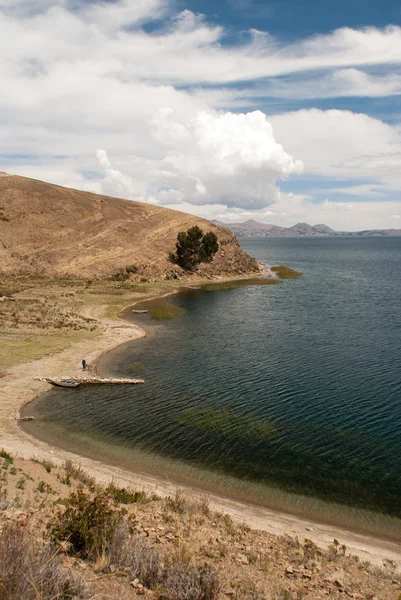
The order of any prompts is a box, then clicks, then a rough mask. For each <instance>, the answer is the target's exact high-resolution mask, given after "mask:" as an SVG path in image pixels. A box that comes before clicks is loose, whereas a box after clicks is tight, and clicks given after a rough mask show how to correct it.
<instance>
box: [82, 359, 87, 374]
mask: <svg viewBox="0 0 401 600" xmlns="http://www.w3.org/2000/svg"><path fill="white" fill-rule="evenodd" d="M85 369H86V360H85V359H84V358H83V359H82V370H83V371H85Z"/></svg>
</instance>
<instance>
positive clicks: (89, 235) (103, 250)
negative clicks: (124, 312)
mask: <svg viewBox="0 0 401 600" xmlns="http://www.w3.org/2000/svg"><path fill="white" fill-rule="evenodd" d="M193 225H199V226H200V227H201V228H202V229H203V230H204V231H205V232H206V231H214V232H215V234H216V235H217V237H218V240H219V245H220V248H219V252H218V253H217V255H216V256H215V258H214V260H213V262H212V263H210V264H202V265H201V271H202V273H201V274H202V275H203V276H207V275H209V274H213V275H237V274H238V275H240V274H243V273H248V272H251V271H252V270H257V265H256V263H255V261H254V260H253V259H251V258H250V257H249V256H248V255H247V254H246V253H245V252H243V251H242V250H241V248H240V247H239V245H238V242H237V240H236V238H235V237H234V235H233V234H232V233H231V232H230V231H228V230H227V229H224V228H222V227H218V226H216V225H214V224H213V223H210V222H209V221H206V220H205V219H201V218H199V217H194V216H192V215H189V214H186V213H182V212H178V211H174V210H169V209H166V208H160V207H157V206H152V205H149V204H144V203H142V202H133V201H129V200H122V199H119V198H109V197H107V196H101V195H98V194H93V193H90V192H83V191H78V190H73V189H68V188H64V187H60V186H57V185H52V184H49V183H44V182H42V181H36V180H33V179H27V178H25V177H18V176H14V175H7V174H2V175H1V176H0V271H1V272H3V273H5V274H10V273H14V274H25V273H26V274H41V275H51V276H65V275H71V276H78V277H104V276H110V275H113V274H114V273H116V272H118V271H119V270H120V269H122V268H124V267H126V266H131V265H135V266H136V267H137V275H138V276H144V277H147V278H151V279H152V278H154V279H163V278H169V277H172V276H173V274H172V271H173V270H176V268H175V266H174V265H172V264H171V263H170V262H169V260H168V252H169V251H171V250H174V247H175V241H176V237H177V233H178V232H179V231H182V230H186V229H188V228H189V227H191V226H193Z"/></svg>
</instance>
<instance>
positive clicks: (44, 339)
mask: <svg viewBox="0 0 401 600" xmlns="http://www.w3.org/2000/svg"><path fill="white" fill-rule="evenodd" d="M174 285H175V284H174V283H173V282H164V283H163V284H157V283H155V284H135V283H134V282H131V281H124V282H119V281H111V280H93V281H92V280H84V279H76V278H64V279H63V278H48V277H39V276H36V277H33V276H20V277H12V278H11V277H6V276H4V275H3V276H0V342H1V343H0V371H1V370H2V369H3V370H4V369H7V368H8V367H10V366H12V365H14V364H18V363H21V362H27V361H30V360H35V359H38V358H41V357H42V356H47V355H50V354H53V353H56V352H58V351H60V350H62V349H63V348H65V347H67V346H69V345H70V344H71V343H74V342H77V341H80V340H82V339H88V338H89V339H91V338H93V339H95V338H96V337H97V336H98V335H99V334H100V333H101V332H102V323H101V321H99V316H101V317H104V316H106V317H109V318H116V316H117V314H118V313H119V312H120V311H121V310H122V309H123V308H124V307H125V306H127V305H129V304H133V303H134V302H136V301H138V300H140V299H145V298H148V297H151V296H154V295H157V294H160V293H166V292H167V291H169V290H171V291H172V290H173V289H174V288H173V286H174ZM94 316H95V317H96V318H94Z"/></svg>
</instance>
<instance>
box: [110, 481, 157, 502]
mask: <svg viewBox="0 0 401 600" xmlns="http://www.w3.org/2000/svg"><path fill="white" fill-rule="evenodd" d="M106 492H107V493H109V494H110V496H112V497H113V499H114V500H115V502H117V503H118V504H134V503H138V504H144V503H145V502H150V501H151V500H155V499H158V497H157V496H148V495H147V494H146V492H142V491H133V490H130V489H127V488H119V487H117V486H116V485H115V484H114V483H110V484H109V485H108V486H107V488H106Z"/></svg>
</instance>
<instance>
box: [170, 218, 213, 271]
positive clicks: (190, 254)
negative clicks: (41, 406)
mask: <svg viewBox="0 0 401 600" xmlns="http://www.w3.org/2000/svg"><path fill="white" fill-rule="evenodd" d="M175 249H176V251H175V253H174V252H172V253H171V254H170V259H171V261H172V262H175V263H177V264H178V265H180V267H182V268H183V269H193V268H194V267H195V266H196V265H197V264H198V263H200V262H202V261H208V260H211V259H212V258H213V256H214V255H215V254H216V252H217V250H218V249H219V244H218V242H217V237H216V235H215V234H214V233H213V232H212V231H209V232H208V233H206V234H205V235H204V234H203V231H202V229H201V228H200V227H198V225H194V226H193V227H190V228H189V229H188V231H180V233H179V234H178V235H177V243H176V245H175Z"/></svg>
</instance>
